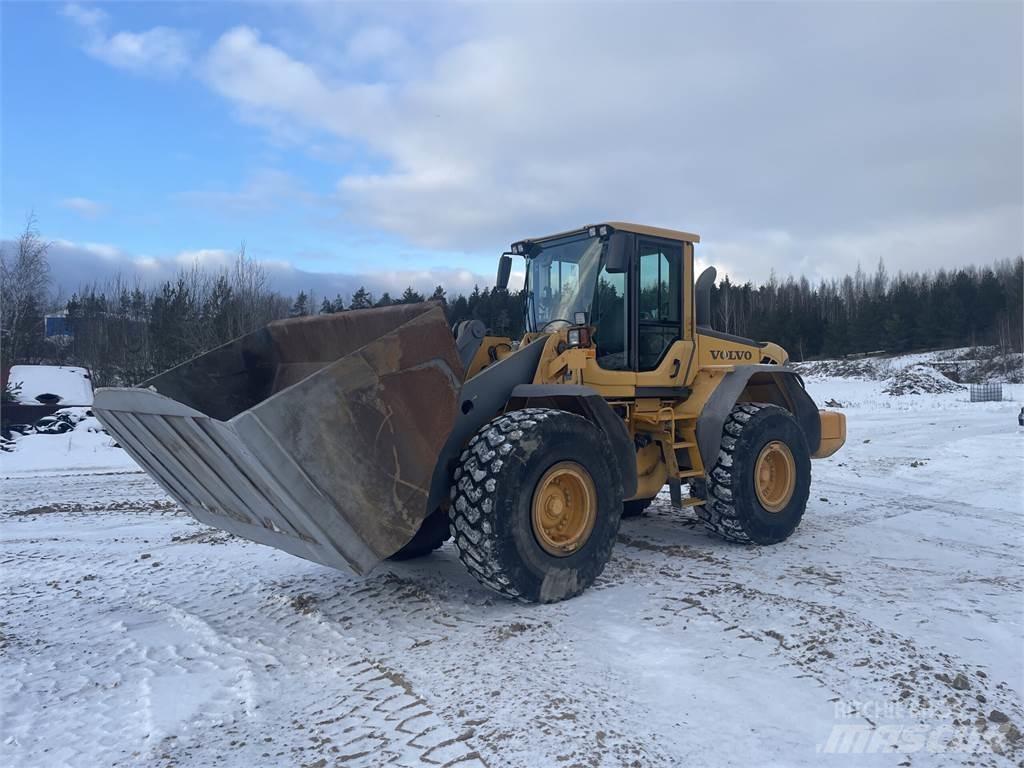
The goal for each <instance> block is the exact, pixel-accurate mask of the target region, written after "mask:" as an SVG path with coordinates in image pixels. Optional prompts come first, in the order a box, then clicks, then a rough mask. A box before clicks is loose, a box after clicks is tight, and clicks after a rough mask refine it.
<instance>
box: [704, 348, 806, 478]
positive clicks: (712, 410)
mask: <svg viewBox="0 0 1024 768" xmlns="http://www.w3.org/2000/svg"><path fill="white" fill-rule="evenodd" d="M748 386H757V387H758V389H760V390H762V392H767V394H768V396H766V397H754V398H752V402H771V403H774V404H775V405H780V406H782V407H783V408H785V409H786V410H788V411H789V412H790V413H792V414H793V417H794V418H795V419H796V422H797V424H798V425H799V426H800V429H801V431H803V433H804V437H805V438H806V439H807V448H808V450H809V451H810V453H811V455H812V456H813V455H814V454H815V453H816V452H817V451H818V446H819V444H820V443H821V419H820V417H819V416H818V407H817V406H816V405H815V404H814V400H812V399H811V396H810V395H808V394H807V390H806V389H804V385H803V380H802V379H801V378H800V375H799V374H798V373H797V372H796V371H794V370H793V369H792V368H790V367H788V366H784V365H743V366H738V367H737V368H736V369H735V370H733V371H731V372H729V373H727V374H726V375H725V377H724V378H723V379H722V382H721V383H720V384H719V385H718V386H717V387H716V388H715V390H714V391H713V392H712V393H711V396H710V397H709V398H708V400H707V402H706V403H705V404H704V408H703V410H702V411H701V414H700V416H699V417H698V418H697V446H698V448H699V449H700V456H701V458H702V459H703V460H704V466H705V467H713V466H714V465H715V462H716V461H717V460H718V447H719V444H720V443H721V441H722V429H723V427H724V426H725V420H726V418H728V416H729V412H730V411H731V410H732V408H733V406H734V405H736V402H737V401H738V400H739V397H740V395H741V394H743V390H745V389H747V387H748Z"/></svg>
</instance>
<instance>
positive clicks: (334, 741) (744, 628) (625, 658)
mask: <svg viewBox="0 0 1024 768" xmlns="http://www.w3.org/2000/svg"><path fill="white" fill-rule="evenodd" d="M884 386H885V384H884V382H881V381H872V380H858V379H837V378H828V377H819V376H809V377H808V387H809V389H810V390H811V392H812V394H813V395H814V396H815V398H816V399H817V400H818V402H823V401H825V400H827V399H834V400H837V401H840V402H842V403H843V404H844V407H845V411H846V413H847V417H848V426H849V439H848V443H847V445H846V447H845V448H844V449H843V450H842V451H841V452H840V453H838V454H837V455H836V456H834V457H832V458H830V459H826V460H823V461H818V462H815V463H814V465H813V472H814V485H813V489H812V495H811V501H810V504H809V507H808V510H807V515H806V517H805V519H804V522H803V524H802V525H801V527H800V529H799V530H798V531H797V533H796V534H795V535H794V536H793V537H792V538H791V539H790V540H789V541H787V542H785V543H783V544H780V545H777V546H774V547H764V548H749V547H740V546H736V545H732V544H728V543H725V542H722V541H720V540H716V539H713V538H711V537H709V536H707V535H706V534H705V533H704V532H703V530H702V529H701V527H700V526H699V525H697V524H696V521H695V519H694V518H693V516H692V515H690V514H689V513H681V512H677V511H674V510H672V509H671V508H670V506H669V504H668V501H667V499H662V500H660V501H659V502H658V503H657V504H656V505H655V506H654V507H653V509H652V511H651V512H650V513H649V514H648V515H647V516H646V517H644V518H641V519H636V520H626V521H624V522H623V525H622V529H621V533H620V537H619V542H618V546H617V548H616V551H615V554H614V555H613V559H612V561H611V563H610V564H609V566H608V567H607V569H606V570H605V572H604V574H603V576H602V577H601V579H600V581H599V583H598V584H597V585H596V586H595V587H594V588H592V589H591V590H589V591H588V592H586V593H585V594H584V595H582V596H581V597H579V598H577V599H574V600H571V601H568V602H564V603H559V604H556V605H550V606H536V605H522V604H518V603H512V602H508V601H506V600H504V599H501V598H499V597H497V596H496V595H494V594H492V593H490V592H488V591H486V590H485V589H483V588H482V587H480V586H479V585H478V584H477V583H476V581H474V580H473V579H472V578H471V577H470V576H469V575H468V574H467V573H465V572H464V570H463V569H462V567H461V565H460V564H459V562H458V559H457V558H456V556H455V553H454V552H453V550H452V549H451V545H450V544H448V545H446V546H445V547H444V548H442V550H441V551H440V552H438V553H437V554H436V555H435V556H433V557H430V558H427V559H425V560H422V561H419V562H415V563H388V564H385V565H383V566H381V567H380V568H379V569H378V570H377V571H375V572H374V573H373V574H372V575H371V576H369V577H367V578H365V579H359V578H357V577H354V576H350V575H347V574H345V573H340V572H336V571H332V570H329V569H326V568H323V567H320V566H317V565H315V564H313V563H309V562H305V561H303V560H300V559H297V558H294V557H290V556H288V555H285V554H283V553H280V552H277V551H275V550H272V549H268V548H265V547H261V546H259V545H256V544H250V543H247V542H244V541H241V540H238V539H234V538H232V537H230V536H228V535H226V534H223V533H220V532H218V531H214V530H212V529H208V528H205V527H203V526H201V525H199V524H198V523H195V522H194V521H192V519H191V518H189V517H188V516H186V515H183V514H182V513H180V512H179V511H178V510H177V509H176V507H175V505H174V504H173V503H172V502H171V501H170V500H168V499H167V498H166V497H165V496H164V495H163V493H162V492H161V491H160V490H159V489H158V488H157V487H156V486H155V485H154V484H153V483H152V482H151V481H150V480H149V479H148V478H147V477H146V476H145V475H144V474H142V473H141V472H139V471H138V470H137V469H135V468H134V467H133V466H132V465H131V463H130V461H128V460H127V459H126V457H125V456H124V455H123V453H122V452H121V451H120V450H119V449H116V448H113V447H111V445H110V443H109V438H107V437H106V436H104V435H99V434H95V433H88V432H83V431H81V430H80V429H76V430H75V431H74V432H72V433H68V434H66V435H52V436H47V435H32V436H27V437H24V438H21V439H20V440H19V443H18V447H17V450H16V451H15V452H14V453H12V454H0V475H3V476H4V480H3V494H2V502H0V525H2V529H0V569H2V570H0V585H2V590H3V602H4V606H5V610H4V611H3V614H2V615H0V697H2V698H0V702H2V720H0V762H2V763H3V764H4V765H17V766H51V765H73V766H97V765H160V766H163V765H176V766H188V765H195V766H206V765H213V764H219V765H226V766H252V765H289V766H300V765H302V766H317V767H318V768H319V767H321V766H334V765H344V766H377V765H383V764H395V765H424V766H425V765H459V766H479V765H489V766H524V767H531V768H532V767H533V766H545V765H557V766H577V765H578V766H620V765H622V766H628V765H638V766H680V765H758V766H761V765H778V766H799V765H819V764H825V765H840V766H851V767H852V766H862V765H885V766H908V765H909V766H926V765H962V764H965V763H968V762H973V763H974V764H977V765H1017V764H1019V763H1020V761H1021V759H1022V756H1024V739H1021V737H1020V731H1021V730H1024V709H1022V703H1021V696H1022V693H1024V645H1022V637H1024V594H1022V584H1024V567H1022V566H1024V562H1022V561H1024V555H1022V547H1021V544H1022V538H1024V536H1022V509H1024V473H1022V471H1021V470H1022V468H1024V433H1022V432H1021V431H1019V430H1018V427H1017V418H1016V415H1017V412H1018V410H1019V408H1020V399H1021V398H1022V397H1024V387H1020V386H1017V387H1016V388H1015V387H1014V386H1013V385H1008V386H1006V387H1004V392H1005V393H1006V394H1007V395H1008V396H1014V397H1016V398H1017V401H1016V402H1004V403H982V404H971V403H968V402H966V400H967V396H966V393H965V392H955V393H949V394H941V395H920V396H914V395H908V396H903V397H890V396H889V395H886V394H884V393H883V392H882V389H883V387H884ZM24 441H33V442H31V443H29V442H24Z"/></svg>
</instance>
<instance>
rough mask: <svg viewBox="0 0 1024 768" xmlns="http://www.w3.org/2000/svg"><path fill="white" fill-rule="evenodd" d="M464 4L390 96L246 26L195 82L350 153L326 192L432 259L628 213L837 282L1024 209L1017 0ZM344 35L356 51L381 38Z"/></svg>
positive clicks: (900, 262) (924, 253) (1007, 246)
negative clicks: (358, 163) (962, 0)
mask: <svg viewBox="0 0 1024 768" xmlns="http://www.w3.org/2000/svg"><path fill="white" fill-rule="evenodd" d="M460 14H463V15H467V16H470V15H471V16H472V22H467V23H464V24H462V25H461V26H460V27H459V28H460V29H462V30H465V33H464V34H463V35H462V37H461V38H460V39H457V40H454V41H453V42H451V43H450V44H448V45H445V46H443V47H442V48H441V49H440V50H436V51H435V50H432V49H430V50H421V51H419V53H418V55H419V56H420V60H419V66H418V68H417V70H416V73H415V74H414V75H413V76H411V77H408V78H406V79H404V80H402V81H399V82H381V81H376V80H374V79H372V77H370V76H363V77H360V76H357V75H355V74H349V75H346V76H340V75H339V74H338V73H337V72H335V71H330V70H327V69H325V68H324V67H322V66H317V65H316V63H315V62H311V61H306V60H304V59H303V58H301V57H299V56H297V55H294V54H293V53H290V52H289V51H286V50H284V49H283V48H280V47H277V46H275V45H272V44H271V43H269V42H267V41H265V40H263V39H262V37H261V35H260V33H259V31H258V30H256V29H253V28H251V27H244V26H242V27H236V28H234V29H231V30H229V31H227V32H226V33H225V34H224V35H222V37H221V38H220V39H219V40H218V41H217V42H216V43H215V44H214V45H213V46H212V48H211V49H210V51H209V52H208V54H207V56H206V57H205V58H204V60H203V63H202V66H201V73H202V75H201V76H202V77H203V79H204V80H205V82H206V83H207V84H208V85H209V86H210V88H212V89H213V90H214V91H215V92H216V93H218V94H220V95H221V96H223V97H224V98H225V99H227V100H228V101H229V102H230V103H231V104H233V105H234V106H235V107H236V108H237V109H238V110H239V114H240V115H242V116H243V117H244V118H245V119H248V120H254V121H257V122H263V123H264V124H266V125H269V126H273V125H285V126H289V127H292V128H294V127H296V126H298V127H301V128H302V129H303V130H305V131H307V132H309V133H311V134H313V135H314V136H315V135H317V134H320V135H323V136H329V137H333V138H334V139H336V140H338V141H341V142H346V143H352V144H354V145H357V146H358V147H360V149H361V152H362V155H363V156H364V157H367V158H372V164H369V163H368V164H367V165H368V167H370V168H372V170H364V169H353V170H349V171H348V172H346V173H345V174H344V175H342V177H341V178H340V179H339V181H338V186H337V189H338V195H339V199H340V200H341V202H342V204H343V206H344V211H345V216H346V217H347V218H348V219H349V220H351V221H354V222H358V223H359V224H361V225H364V226H370V227H375V228H378V229H380V230H385V231H387V232H391V233H396V234H398V235H400V236H402V237H403V238H406V239H407V240H409V241H410V242H412V243H415V244H418V245H421V246H426V247H447V248H464V249H479V248H482V247H493V244H494V243H495V242H507V241H511V240H512V239H515V238H517V237H520V236H523V235H529V234H536V233H538V232H544V231H557V230H561V229H565V228H566V227H571V226H575V225H580V224H584V223H587V222H590V221H597V220H605V219H627V220H629V219H633V220H639V221H644V222H649V223H653V224H661V225H665V226H672V227H676V228H683V229H695V230H697V231H699V232H701V233H702V234H703V235H704V236H705V238H706V240H707V241H708V242H709V243H714V242H716V241H717V242H719V243H740V244H746V245H743V246H742V247H740V246H736V247H733V248H732V250H731V251H730V252H729V254H730V256H731V257H732V258H735V259H737V260H739V261H738V262H737V265H736V266H737V268H738V269H743V270H746V271H747V272H748V273H752V274H754V276H758V277H760V276H763V274H764V273H766V272H767V270H768V269H769V267H770V266H773V265H771V264H767V263H766V262H765V261H764V259H763V258H762V257H763V254H764V253H765V250H764V249H763V248H757V247H751V246H763V244H764V241H765V240H766V238H768V239H770V233H784V236H783V237H782V238H781V239H780V240H778V241H777V242H778V243H781V244H782V246H781V247H777V248H773V249H772V251H771V252H772V253H773V254H775V256H776V257H777V258H778V259H779V261H777V262H776V263H775V264H774V266H775V268H776V269H777V270H778V271H779V272H780V273H786V272H789V271H791V268H792V267H793V266H795V265H796V264H797V263H800V264H808V265H811V266H813V267H814V268H815V269H816V268H817V266H818V263H819V262H818V261H817V260H816V257H815V255H814V254H815V253H822V254H824V255H825V257H826V258H827V259H828V260H829V263H830V264H832V265H833V266H834V267H835V268H836V269H838V270H846V269H852V267H853V266H854V265H855V263H856V261H858V260H859V261H864V262H873V261H874V260H875V259H876V258H877V255H879V251H882V252H884V253H885V255H886V258H887V259H888V260H889V261H890V268H899V267H916V268H926V267H928V266H929V265H930V264H931V263H932V259H933V258H934V254H935V253H936V245H937V244H941V242H942V237H943V236H944V234H946V233H947V230H948V227H949V222H956V221H970V220H973V219H979V220H980V219H984V218H985V217H986V216H989V215H990V214H991V215H995V214H992V212H993V211H1006V210H1013V209H1015V208H1016V209H1019V208H1020V206H1021V204H1022V199H1024V180H1022V172H1021V168H1022V164H1024V157H1022V142H1021V135H1022V130H1024V128H1022V117H1021V116H1022V113H1024V105H1022V96H1021V93H1022V85H1024V84H1022V74H1021V73H1022V63H1024V62H1022V53H1021V44H1020V39H1019V29H1020V25H1021V21H1022V10H1021V8H1020V7H1019V6H1016V5H1011V4H1007V5H988V6H983V7H977V6H971V7H967V6H961V5H957V4H897V5H893V4H887V5H883V4H837V3H827V4H823V3H808V4H784V5H778V4H753V5H744V6H742V7H741V6H735V5H713V4H693V3H680V4H629V5H609V4H597V5H586V6H583V5H575V4H548V5H543V6H542V5H530V6H516V7H515V8H506V7H504V6H497V5H487V6H472V7H469V8H466V7H460ZM351 34H352V36H351V37H350V38H349V41H348V47H347V50H349V51H350V52H351V51H352V50H353V49H354V50H356V51H359V50H362V51H363V52H364V53H365V54H367V55H370V54H374V53H376V52H378V51H383V50H384V49H385V48H386V47H387V45H389V44H391V43H390V42H389V41H388V40H387V35H386V34H383V33H379V32H378V33H373V34H371V33H369V32H366V31H365V28H364V31H362V32H359V31H357V32H355V33H351ZM375 39H376V43H374V40H375ZM397 39H398V38H397V33H396V37H395V39H394V40H392V41H391V42H395V41H397ZM403 39H405V38H403ZM408 39H409V40H412V39H413V38H411V37H410V38H408ZM395 44H397V42H395ZM951 50H956V51H957V52H958V55H957V56H953V57H951V56H949V51H951ZM1000 215H1001V216H1004V217H1005V216H1006V214H1005V213H1004V214H1000ZM925 230H927V231H925ZM900 232H905V233H911V239H910V240H907V239H906V238H902V239H901V238H900V237H895V236H891V235H892V233H900ZM998 232H999V233H1000V236H1001V239H1000V240H999V241H998V242H995V241H994V239H993V238H992V237H985V238H984V240H985V242H986V243H988V244H989V246H990V247H991V248H993V251H994V252H992V253H986V254H983V255H980V256H979V258H980V259H981V260H987V259H991V258H997V257H1005V256H1011V255H1015V253H1016V252H1017V251H1018V250H1019V245H1020V233H1019V231H1018V232H1016V233H1012V232H1010V228H1009V227H1005V226H1001V227H1000V228H999V229H998ZM914 242H920V243H929V244H930V245H929V246H928V247H922V248H916V247H911V246H912V244H913V243H914ZM789 248H792V250H787V249H789ZM871 249H874V250H871ZM709 250H710V249H709ZM938 250H939V251H941V252H945V251H944V250H943V249H942V248H941V247H938ZM970 253H972V255H973V254H975V253H978V251H977V249H974V250H973V251H971V252H970ZM960 258H964V252H961V254H960ZM851 262H853V263H851Z"/></svg>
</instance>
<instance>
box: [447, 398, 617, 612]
mask: <svg viewBox="0 0 1024 768" xmlns="http://www.w3.org/2000/svg"><path fill="white" fill-rule="evenodd" d="M559 473H561V474H562V475H564V477H562V478H561V479H558V480H552V479H551V478H553V477H556V476H559ZM563 483H564V485H563ZM552 486H555V490H556V492H554V493H553V495H551V496H549V495H545V494H551V493H552V491H551V489H552ZM563 488H568V489H570V490H569V491H564V495H560V494H563ZM551 499H554V500H553V501H551V503H548V504H546V505H545V504H544V502H545V500H549V501H550V500H551ZM581 499H582V500H584V501H585V503H582V502H581V504H582V506H581V507H580V508H581V509H584V510H585V514H584V518H581V521H582V522H577V521H576V520H569V521H567V523H566V526H563V525H562V522H561V520H562V519H563V518H562V517H558V515H560V514H570V512H565V511H564V510H573V509H575V507H576V506H577V505H576V502H577V501H580V500H581ZM538 510H541V511H540V512H538ZM544 510H547V511H544ZM548 513H551V514H553V515H554V516H555V517H556V518H557V524H551V523H550V520H549V518H547V517H545V516H544V515H546V514H548ZM448 514H449V520H450V522H451V533H452V536H453V537H454V539H455V547H456V549H457V550H458V553H459V558H460V559H461V560H462V562H463V564H464V565H465V566H466V568H467V569H468V570H469V572H470V573H472V574H473V576H475V577H476V578H477V580H478V581H479V582H480V583H481V584H484V585H485V586H488V587H490V588H491V589H493V590H495V591H497V592H500V593H501V594H503V595H505V596H507V597H513V598H517V599H519V600H523V601H526V602H538V603H553V602H557V601H558V600H565V599H566V598H570V597H573V596H575V595H578V594H579V593H580V592H582V591H583V590H585V589H586V588H587V587H589V586H590V585H591V584H593V583H594V580H595V579H596V578H597V577H598V576H599V575H600V574H601V571H603V570H604V566H605V564H606V563H607V562H608V559H609V557H610V556H611V552H612V547H613V546H614V544H615V537H616V535H617V533H618V530H619V518H620V517H621V514H622V482H621V479H620V476H619V468H618V464H617V463H616V461H615V457H614V455H613V453H612V450H611V446H610V445H609V444H608V440H607V438H606V437H605V435H604V433H603V432H602V431H601V430H600V429H598V428H597V427H596V426H595V425H594V424H592V423H590V422H589V421H587V420H586V419H584V418H582V417H580V416H577V415H575V414H571V413H568V412H566V411H559V410H554V409H548V408H527V409H524V410H521V411H512V412H511V413H506V414H503V415H501V416H499V417H497V418H495V419H493V420H492V421H491V422H490V423H488V424H486V425H484V427H482V428H481V429H480V431H479V432H477V433H476V435H475V436H474V437H473V438H472V439H471V440H470V441H469V443H468V445H467V446H466V449H465V450H464V451H463V452H462V456H461V457H460V459H459V465H458V467H457V468H456V470H455V482H454V483H453V486H452V505H451V507H450V509H449V513H448ZM540 523H545V524H544V525H541V526H540V528H538V527H537V525H538V524H540ZM549 525H550V527H548V526H549ZM573 530H578V531H579V534H578V536H577V537H575V538H574V537H573V536H572V535H571V534H572V531H573ZM542 542H544V543H542ZM566 542H568V543H566ZM559 546H562V547H563V548H562V549H561V550H559V549H558V547H559ZM553 552H557V554H555V553H553Z"/></svg>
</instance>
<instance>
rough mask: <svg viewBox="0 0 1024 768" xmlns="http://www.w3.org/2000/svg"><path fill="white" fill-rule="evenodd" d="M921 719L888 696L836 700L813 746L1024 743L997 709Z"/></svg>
mask: <svg viewBox="0 0 1024 768" xmlns="http://www.w3.org/2000/svg"><path fill="white" fill-rule="evenodd" d="M929 714H930V715H931V718H932V719H931V720H929V721H925V722H923V721H922V720H921V717H920V715H918V716H916V717H915V716H914V715H912V714H911V713H909V712H907V711H906V709H905V708H904V707H901V706H900V705H899V704H897V703H894V702H862V701H841V702H838V703H837V704H836V719H837V720H845V721H850V720H856V721H857V722H837V723H835V724H834V725H833V726H832V729H831V731H830V732H829V734H828V737H827V738H826V739H825V741H824V742H822V743H820V744H818V745H817V747H816V749H815V751H816V752H818V753H820V754H829V755H872V754H891V753H899V754H914V753H930V754H938V753H947V754H949V753H955V754H983V753H992V752H995V753H997V754H1007V753H1010V752H1013V751H1015V750H1016V749H1018V748H1020V747H1021V746H1024V742H1021V733H1020V731H1019V730H1018V729H1017V727H1016V726H1015V725H1014V724H1013V723H1011V722H1010V721H1009V718H1008V717H1007V716H1006V715H1004V714H1003V713H1001V712H999V711H998V710H992V712H991V713H990V714H989V715H987V716H984V715H978V716H976V717H975V718H974V719H970V718H967V717H965V716H964V715H963V714H961V715H959V716H954V714H953V713H952V712H940V711H934V712H931V713H929Z"/></svg>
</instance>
